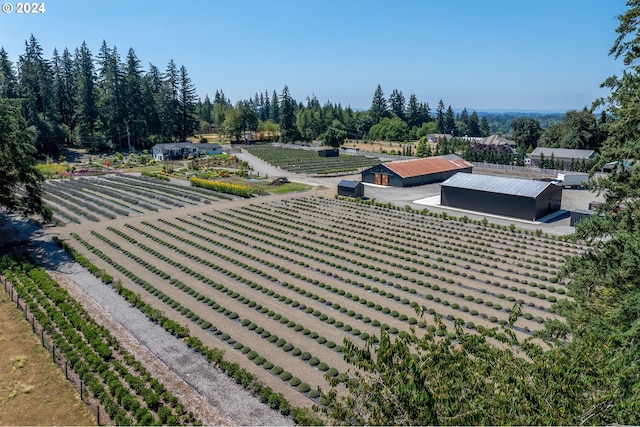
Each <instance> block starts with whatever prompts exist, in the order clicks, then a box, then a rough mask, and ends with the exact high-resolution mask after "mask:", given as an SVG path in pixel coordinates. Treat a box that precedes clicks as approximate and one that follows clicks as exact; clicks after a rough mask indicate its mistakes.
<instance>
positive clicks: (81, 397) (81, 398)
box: [80, 379, 84, 400]
mask: <svg viewBox="0 0 640 427" xmlns="http://www.w3.org/2000/svg"><path fill="white" fill-rule="evenodd" d="M83 397H84V396H83V395H82V379H81V380H80V400H84V399H83Z"/></svg>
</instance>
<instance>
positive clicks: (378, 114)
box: [369, 84, 388, 124]
mask: <svg viewBox="0 0 640 427" xmlns="http://www.w3.org/2000/svg"><path fill="white" fill-rule="evenodd" d="M369 115H370V116H371V119H372V120H373V124H376V123H379V122H380V120H382V119H383V118H385V117H387V116H388V109H387V100H386V99H385V98H384V94H383V93H382V87H380V85H379V84H378V87H377V88H376V91H375V93H374V94H373V100H372V101H371V108H370V109H369Z"/></svg>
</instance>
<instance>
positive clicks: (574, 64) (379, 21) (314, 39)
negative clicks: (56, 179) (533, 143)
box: [0, 0, 626, 111]
mask: <svg viewBox="0 0 640 427" xmlns="http://www.w3.org/2000/svg"><path fill="white" fill-rule="evenodd" d="M3 1H4V0H3ZM11 4H12V5H14V12H12V13H8V14H6V13H2V14H0V45H1V46H2V47H4V49H5V50H6V51H7V53H8V54H9V56H10V58H11V59H12V61H13V62H14V63H15V62H16V61H17V59H18V56H19V55H20V54H22V53H23V52H24V43H25V40H27V39H28V38H29V37H30V35H31V34H33V35H34V36H35V37H36V39H37V40H38V41H39V42H40V44H41V45H42V47H43V49H44V52H45V56H46V57H47V58H50V57H51V54H52V52H53V49H54V48H58V50H59V51H60V52H62V50H63V49H64V48H65V47H67V48H69V49H70V50H74V49H75V48H77V47H79V46H80V45H81V44H82V42H83V41H85V42H86V43H87V45H88V47H89V49H90V50H91V51H92V53H93V54H94V56H95V55H96V54H97V52H98V49H99V48H100V46H101V44H102V41H103V40H106V42H107V44H108V45H109V46H110V47H113V46H116V47H117V48H118V51H119V53H120V55H121V57H122V58H123V59H124V58H125V56H126V53H127V51H128V50H129V48H130V47H132V48H133V49H134V50H135V52H136V55H137V56H138V58H139V59H140V60H141V61H142V64H144V66H145V69H146V67H147V66H148V64H149V63H152V64H154V65H156V66H157V67H158V68H160V70H164V69H165V68H166V66H167V64H168V63H169V61H170V60H171V59H173V60H174V61H175V62H176V64H178V66H180V65H184V66H185V67H186V68H187V71H188V73H189V75H190V77H191V78H192V80H193V83H194V84H195V86H196V89H197V93H198V95H199V96H201V97H204V95H205V94H209V96H210V97H211V98H213V95H214V94H215V91H216V90H217V89H222V90H223V91H224V93H225V95H226V96H227V97H228V98H230V99H231V100H232V101H233V102H236V101H238V100H240V99H247V98H251V97H253V95H254V94H255V93H256V92H259V93H260V92H264V91H265V90H268V91H269V93H272V92H273V91H274V90H275V91H276V92H277V93H278V94H280V93H281V92H282V89H283V88H284V86H285V85H288V87H289V90H290V92H291V94H292V96H293V97H294V98H295V99H297V100H300V101H303V100H304V99H305V98H306V97H307V96H311V95H315V96H316V97H317V98H318V100H319V101H320V102H321V103H325V102H327V101H330V102H334V103H338V102H339V103H341V104H342V105H343V106H347V105H350V106H351V107H353V108H369V106H370V105H371V99H372V97H373V93H374V91H375V89H376V86H377V85H378V84H380V85H381V87H382V90H383V92H384V94H385V96H386V97H388V96H389V94H390V93H391V91H392V90H393V89H398V90H401V91H402V92H403V94H404V95H405V98H407V99H408V98H409V95H410V94H412V93H414V94H415V95H416V96H417V97H418V99H419V100H420V101H422V102H428V103H429V105H430V106H431V108H432V109H435V106H436V105H437V103H438V101H439V100H440V99H442V100H443V101H444V103H445V105H451V106H452V107H453V108H454V109H456V110H457V109H462V108H464V107H466V108H467V109H469V110H470V111H471V110H478V111H480V110H483V111H486V110H490V109H503V110H530V111H533V110H563V111H564V110H569V109H581V108H582V107H584V106H588V105H590V104H591V102H592V101H593V100H595V99H596V98H597V97H600V96H603V95H605V94H606V92H605V91H604V90H603V89H600V88H599V86H600V83H601V82H602V81H604V79H605V78H606V77H608V76H610V75H613V74H620V73H621V72H622V69H623V65H622V62H621V61H614V59H613V58H612V57H610V56H608V52H609V49H610V48H611V46H612V44H613V41H614V40H615V37H616V33H615V28H616V27H617V24H618V21H617V19H616V17H617V16H618V15H620V14H622V13H624V12H625V10H626V1H625V0H395V1H391V0H313V1H312V0H268V1H267V0H198V1H196V0H171V1H169V0H153V1H147V0H137V1H136V0H128V1H125V0H109V1H107V0H99V1H96V0H84V1H80V0H77V1H74V0H45V1H44V4H45V8H46V11H45V13H43V14H39V15H18V14H16V13H15V6H16V5H17V2H11Z"/></svg>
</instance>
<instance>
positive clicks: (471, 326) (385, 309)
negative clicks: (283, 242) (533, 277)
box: [149, 220, 541, 334]
mask: <svg viewBox="0 0 640 427" xmlns="http://www.w3.org/2000/svg"><path fill="white" fill-rule="evenodd" d="M160 221H161V222H163V221H162V220H160ZM165 224H167V225H169V226H171V227H174V228H178V229H181V227H179V226H177V225H176V224H172V223H169V222H165ZM149 226H151V227H153V226H152V225H150V224H149ZM156 229H157V230H159V231H161V232H163V233H165V234H167V235H169V236H171V237H173V238H175V239H177V240H179V241H181V242H183V243H187V244H190V245H192V246H194V247H198V248H199V249H201V250H205V251H206V252H208V253H211V254H213V255H216V256H218V257H220V258H222V259H223V260H227V261H231V262H233V263H234V264H237V265H240V266H245V265H246V264H245V263H242V262H241V261H238V260H237V257H229V256H226V255H224V254H219V253H217V252H216V251H212V250H211V249H209V248H206V247H203V246H201V245H197V244H194V243H193V242H190V241H189V240H188V239H185V238H184V237H180V236H178V235H175V234H173V233H170V232H167V231H164V230H160V229H159V228H156ZM182 230H183V231H186V230H184V229H182ZM189 233H190V234H192V235H194V233H193V232H189ZM217 236H219V237H225V238H227V239H230V240H234V238H233V237H231V236H228V235H224V234H222V233H219V232H218V234H217ZM219 237H218V238H215V239H213V238H205V240H207V241H208V242H209V243H212V244H214V245H218V246H220V247H223V248H227V249H228V250H232V251H233V252H235V253H236V254H238V255H240V256H241V257H243V258H245V259H246V258H249V259H254V260H256V261H258V262H261V263H263V264H264V265H267V266H269V267H271V268H275V269H277V270H279V271H281V272H283V273H285V274H289V275H290V276H292V277H294V278H296V279H297V280H301V281H304V282H308V283H311V284H313V285H315V286H320V287H322V288H325V287H328V288H329V289H330V290H332V291H333V292H334V293H337V294H338V295H339V296H341V297H343V298H346V299H349V300H351V301H354V302H358V303H360V304H361V305H363V306H366V307H368V308H370V309H372V310H374V309H375V310H377V311H378V312H382V313H383V314H385V315H389V316H391V317H394V318H397V319H398V320H400V321H404V322H408V323H409V324H415V323H417V322H416V321H415V319H414V318H409V316H407V315H406V314H400V313H398V312H397V311H396V310H394V309H392V308H389V307H386V306H382V305H381V304H375V303H374V302H373V301H368V300H366V299H365V298H362V297H360V296H358V295H356V294H354V295H352V294H351V293H345V291H344V290H342V289H338V288H332V287H331V285H325V284H324V283H321V282H319V281H318V280H315V279H311V278H309V277H306V276H304V275H301V274H300V273H294V272H291V271H290V270H289V269H287V268H286V267H283V266H281V265H276V264H275V263H270V262H265V261H263V260H261V259H260V258H258V257H255V256H253V255H251V254H247V253H244V252H242V251H239V250H238V249H234V248H231V247H229V246H228V245H225V244H224V243H222V242H220V241H219ZM257 248H258V249H260V250H261V251H263V252H265V253H269V254H271V255H273V256H277V257H279V258H281V259H282V260H285V261H287V262H290V263H293V264H298V263H299V264H300V265H302V266H305V267H307V268H308V267H309V265H308V264H305V263H301V262H300V261H298V260H295V259H291V258H289V257H286V256H284V255H282V251H280V252H279V253H274V252H270V251H268V250H267V249H265V248H264V247H262V246H257ZM171 249H172V250H175V249H174V247H173V246H172V247H171ZM247 267H248V268H247ZM247 267H244V268H246V269H248V270H249V271H251V272H252V273H254V274H257V275H259V276H261V277H264V278H266V279H267V280H270V281H272V282H273V281H277V279H276V278H275V277H273V276H271V275H269V274H268V273H266V272H263V271H261V270H258V269H256V268H255V267H250V266H247ZM332 277H334V278H337V279H339V280H341V281H342V282H344V283H348V284H351V283H352V284H353V285H354V286H355V282H352V281H351V280H350V279H344V278H341V277H340V276H338V275H332ZM278 283H282V282H278ZM421 284H422V283H421ZM358 285H361V284H358ZM422 285H424V284H422ZM429 285H430V284H429ZM397 286H398V287H397V288H396V289H398V290H400V289H401V288H400V286H399V285H397ZM360 287H364V285H362V286H360ZM369 288H370V289H369V290H370V291H373V292H374V293H379V294H380V295H381V296H383V297H386V298H388V299H393V300H395V301H396V302H401V303H402V304H407V305H411V306H412V307H415V304H416V303H415V301H414V302H411V301H410V300H409V299H408V298H401V297H400V296H399V295H394V294H393V293H391V292H385V291H384V290H381V289H378V288H371V287H369ZM436 289H437V287H436ZM402 290H403V291H405V292H408V293H409V294H412V295H413V297H412V298H415V297H420V298H423V299H426V297H425V295H422V294H420V293H417V292H416V290H415V289H414V288H409V287H406V290H405V289H404V288H403V289H402ZM443 292H446V291H443ZM300 294H301V295H304V296H306V297H308V298H312V299H314V300H317V301H319V302H321V303H326V304H327V306H329V307H330V308H332V309H334V310H339V311H340V312H341V313H345V312H346V311H347V310H346V309H345V308H344V307H341V306H340V304H337V303H331V302H327V301H326V299H325V298H324V297H322V296H320V295H317V294H313V293H311V292H309V291H305V290H304V289H301V291H300ZM434 300H435V299H434ZM438 300H440V299H438ZM436 302H440V303H441V304H442V305H443V306H449V305H450V304H449V302H448V301H447V300H442V301H436ZM486 305H487V306H490V301H487V303H486ZM493 308H494V309H495V310H499V311H502V310H503V309H502V306H500V305H499V304H495V306H493ZM424 310H425V311H427V312H429V314H435V313H436V311H435V309H433V308H427V307H424ZM350 311H352V310H350ZM461 311H463V312H464V308H462V309H461ZM506 312H509V309H508V308H507V309H506ZM318 313H320V312H319V311H318ZM476 314H477V313H476ZM348 315H349V316H350V317H351V316H352V313H348ZM326 317H327V316H325V318H326ZM353 317H356V318H358V319H363V318H364V321H365V322H367V320H368V321H369V322H371V323H372V325H373V326H375V327H382V328H383V329H390V330H391V332H392V333H398V330H397V328H389V327H388V325H386V324H384V323H381V322H380V321H377V320H375V319H374V320H373V321H371V319H370V318H368V317H367V316H363V315H362V314H361V313H355V312H354V313H353ZM444 317H445V318H446V319H447V320H450V321H455V316H452V315H447V316H444ZM481 317H483V318H485V319H486V318H489V316H481ZM532 318H533V316H532ZM538 318H539V317H536V321H539V320H538ZM491 319H492V321H494V320H493V317H491ZM539 319H541V318H539ZM412 320H414V322H413V323H412ZM494 322H499V323H501V324H506V321H505V322H503V321H502V320H501V321H498V320H497V319H496V320H495V321H494ZM385 325H386V328H384V326H385ZM424 326H425V327H426V324H425V325H424ZM465 326H466V327H468V328H469V329H476V325H475V324H474V323H473V322H467V323H466V324H465ZM336 327H339V328H341V329H343V330H345V331H347V332H350V331H352V330H353V331H354V332H356V333H357V334H360V331H359V330H358V329H352V327H351V326H350V325H343V324H342V322H340V324H338V323H337V322H336ZM517 329H519V330H521V331H522V332H525V333H528V332H529V331H528V329H526V328H519V327H518V328H517Z"/></svg>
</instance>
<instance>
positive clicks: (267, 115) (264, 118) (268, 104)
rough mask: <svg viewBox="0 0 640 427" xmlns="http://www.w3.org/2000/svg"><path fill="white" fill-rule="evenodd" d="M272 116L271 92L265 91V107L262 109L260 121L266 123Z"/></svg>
mask: <svg viewBox="0 0 640 427" xmlns="http://www.w3.org/2000/svg"><path fill="white" fill-rule="evenodd" d="M270 115H271V101H269V92H268V91H266V90H265V91H264V106H263V107H262V114H261V117H260V120H262V121H263V122H266V121H267V120H269V119H270Z"/></svg>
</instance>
